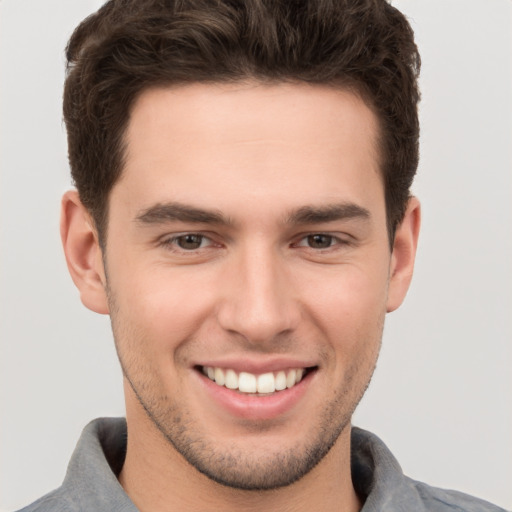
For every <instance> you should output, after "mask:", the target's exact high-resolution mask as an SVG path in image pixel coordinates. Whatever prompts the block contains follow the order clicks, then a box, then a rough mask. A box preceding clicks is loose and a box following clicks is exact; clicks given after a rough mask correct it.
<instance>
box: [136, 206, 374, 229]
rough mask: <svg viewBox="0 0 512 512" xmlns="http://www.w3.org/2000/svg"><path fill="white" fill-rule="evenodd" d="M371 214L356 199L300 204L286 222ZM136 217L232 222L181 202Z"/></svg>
mask: <svg viewBox="0 0 512 512" xmlns="http://www.w3.org/2000/svg"><path fill="white" fill-rule="evenodd" d="M369 218H370V212H369V210H367V209H366V208H363V207H362V206H359V205H357V204H355V203H339V204H338V203H336V204H328V205H322V206H312V205H309V206H302V207H300V208H298V209H297V210H294V211H292V212H290V213H289V214H288V216H287V217H286V218H285V224H290V225H293V224H321V223H325V222H333V221H337V220H346V219H362V220H367V219H369ZM135 221H136V222H139V223H141V224H163V223H165V222H173V221H174V222H190V223H194V224H216V225H220V226H231V225H232V224H233V222H232V221H231V220H230V219H229V218H227V217H225V216H224V215H223V214H222V213H221V212H220V211H216V210H205V209H202V208H196V207H194V206H189V205H186V204H183V203H177V202H170V203H159V204H156V205H154V206H151V207H149V208H147V209H145V210H142V211H141V212H140V213H139V214H138V215H137V216H136V217H135Z"/></svg>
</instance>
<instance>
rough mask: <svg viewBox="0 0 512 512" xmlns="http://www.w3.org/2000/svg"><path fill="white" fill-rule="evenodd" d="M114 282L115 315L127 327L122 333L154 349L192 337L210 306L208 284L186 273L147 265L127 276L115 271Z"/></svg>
mask: <svg viewBox="0 0 512 512" xmlns="http://www.w3.org/2000/svg"><path fill="white" fill-rule="evenodd" d="M203 277H204V276H203ZM115 282H116V284H117V286H115V287H114V289H113V290H112V291H113V292H114V294H115V297H116V306H117V310H118V313H117V314H118V315H119V316H120V317H121V318H122V319H123V324H124V325H129V326H131V331H132V333H131V334H130V333H126V334H127V335H128V336H130V337H132V338H133V337H137V338H139V339H141V340H143V342H144V343H146V344H148V345H151V350H152V351H154V352H162V351H167V350H169V349H170V348H176V346H178V345H179V344H180V343H182V342H184V341H186V340H187V339H188V338H189V337H191V336H193V335H194V334H195V333H196V332H197V330H198V329H199V328H200V326H201V325H202V323H203V322H204V319H205V317H207V316H208V312H209V311H211V309H212V303H213V302H212V301H213V297H212V293H211V292H209V290H212V289H213V288H212V286H210V285H209V284H208V282H205V280H204V279H203V278H201V276H194V275H193V274H191V273H190V272H182V273H179V272H172V271H171V270H170V269H166V268H162V267H160V268H156V269H153V270H152V269H151V268H148V269H145V270H144V271H143V272H140V273H138V272H133V271H132V272H131V274H130V277H129V278H128V275H126V276H124V278H123V276H122V275H120V274H119V275H117V276H116V281H115ZM118 323H119V324H120V323H121V322H118ZM136 333H138V335H137V334H136Z"/></svg>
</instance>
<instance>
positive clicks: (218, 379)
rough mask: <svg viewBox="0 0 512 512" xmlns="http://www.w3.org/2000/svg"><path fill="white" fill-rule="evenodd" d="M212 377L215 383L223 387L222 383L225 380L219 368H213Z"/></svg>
mask: <svg viewBox="0 0 512 512" xmlns="http://www.w3.org/2000/svg"><path fill="white" fill-rule="evenodd" d="M214 376H215V382H216V383H217V384H218V385H219V386H224V383H225V382H226V380H225V378H224V372H223V371H222V370H221V369H220V368H215V373H214Z"/></svg>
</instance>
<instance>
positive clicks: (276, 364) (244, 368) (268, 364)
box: [194, 356, 318, 375]
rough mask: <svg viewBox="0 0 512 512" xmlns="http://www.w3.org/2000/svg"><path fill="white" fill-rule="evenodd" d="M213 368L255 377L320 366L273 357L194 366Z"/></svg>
mask: <svg viewBox="0 0 512 512" xmlns="http://www.w3.org/2000/svg"><path fill="white" fill-rule="evenodd" d="M197 366H201V367H204V366H206V367H208V366H209V367H212V368H223V369H231V370H235V371H236V372H248V373H253V374H255V375H259V374H263V373H268V372H277V371H280V370H289V369H293V368H311V367H314V366H318V364H317V363H316V362H315V361H313V360H311V359H297V358H290V357H282V356H280V357H273V358H266V359H262V360H256V359H249V358H247V359H243V358H240V357H237V358H236V359H235V358H222V359H211V360H210V359H208V360H203V361H199V362H197V363H195V364H194V367H197Z"/></svg>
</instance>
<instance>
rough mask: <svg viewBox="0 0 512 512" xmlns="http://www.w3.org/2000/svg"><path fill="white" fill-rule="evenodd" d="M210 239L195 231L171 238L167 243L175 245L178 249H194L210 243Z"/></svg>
mask: <svg viewBox="0 0 512 512" xmlns="http://www.w3.org/2000/svg"><path fill="white" fill-rule="evenodd" d="M211 243H212V242H211V240H210V239H209V238H207V237H206V236H204V235H199V234H197V233H186V234H184V235H179V236H175V237H173V238H171V239H170V240H169V241H168V242H167V244H169V245H177V246H178V247H179V248H180V249H183V250H185V251H195V250H197V249H202V248H203V247H207V246H208V245H211Z"/></svg>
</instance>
